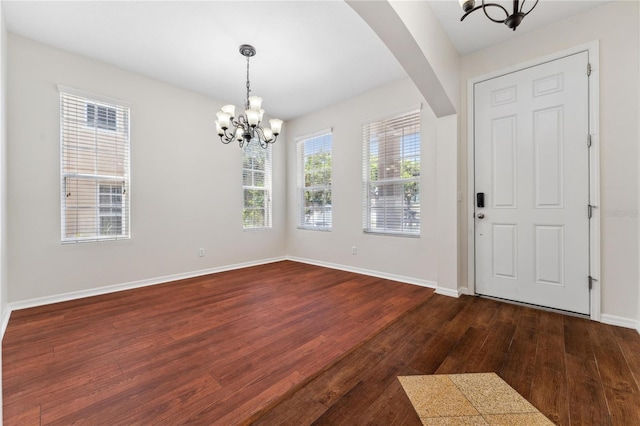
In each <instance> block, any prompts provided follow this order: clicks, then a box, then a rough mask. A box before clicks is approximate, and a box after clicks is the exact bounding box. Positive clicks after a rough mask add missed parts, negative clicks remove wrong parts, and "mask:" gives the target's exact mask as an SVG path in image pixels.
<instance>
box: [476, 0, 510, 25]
mask: <svg viewBox="0 0 640 426" xmlns="http://www.w3.org/2000/svg"><path fill="white" fill-rule="evenodd" d="M490 6H492V7H499V8H500V9H502V11H503V12H504V14H505V18H504V19H503V20H499V19H493V18H492V17H491V16H489V13H488V12H487V7H490ZM482 11H483V12H484V15H485V16H486V17H487V18H489V19H490V20H492V21H493V22H495V23H498V24H504V22H505V21H506V20H507V18H509V12H507V9H505V8H504V7H502V6H501V5H499V4H497V3H485V2H484V0H482Z"/></svg>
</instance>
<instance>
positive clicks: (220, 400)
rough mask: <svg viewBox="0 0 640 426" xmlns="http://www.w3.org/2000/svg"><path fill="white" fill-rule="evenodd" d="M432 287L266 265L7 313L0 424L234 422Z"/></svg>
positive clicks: (368, 334) (356, 342)
mask: <svg viewBox="0 0 640 426" xmlns="http://www.w3.org/2000/svg"><path fill="white" fill-rule="evenodd" d="M432 293H433V292H432V291H431V290H428V289H424V288H421V287H417V286H412V285H408V284H401V283H397V282H392V281H388V280H383V279H379V278H374V277H368V276H363V275H357V274H352V273H348V272H343V271H336V270H331V269H326V268H319V267H314V266H310V265H305V264H301V263H294V262H279V263H275V264H270V265H264V266H259V267H253V268H247V269H243V270H239V271H232V272H226V273H220V274H214V275H210V276H206V277H201V278H194V279H190V280H184V281H179V282H176V283H170V284H166V285H158V286H152V287H146V288H141V289H136V290H131V291H125V292H119V293H114V294H109V295H104V296H99V297H93V298H87V299H84V300H76V301H71V302H66V303H60V304H56V305H50V306H44V307H38V308H33V309H26V310H22V311H16V312H14V313H13V314H12V316H11V319H10V322H9V326H8V328H7V331H6V334H5V337H4V341H3V395H4V406H3V407H4V410H3V411H4V422H5V423H4V424H5V425H13V424H16V425H39V424H64V425H67V424H72V423H73V424H91V425H97V424H109V425H130V424H150V423H153V424H167V425H172V424H183V423H193V424H224V425H229V424H238V423H242V422H246V421H247V420H248V419H251V418H253V417H255V416H256V415H258V414H259V413H260V412H261V411H262V410H264V409H266V408H268V407H269V406H271V405H273V404H274V403H275V402H277V401H278V398H280V397H281V396H282V395H283V394H286V393H287V392H289V391H291V390H292V389H294V388H295V387H296V386H299V385H301V384H303V383H304V382H305V381H308V380H309V378H310V377H313V376H314V375H316V374H318V373H319V372H321V371H322V370H323V369H326V368H328V367H329V366H330V365H332V364H333V363H335V362H336V361H337V360H339V359H340V357H342V356H344V355H345V354H346V353H348V352H349V351H350V350H351V349H353V348H354V347H355V346H357V345H359V344H360V343H361V342H363V341H365V340H366V339H368V338H370V337H371V336H373V335H374V334H375V333H377V332H378V331H379V330H380V329H383V328H384V327H385V326H387V325H388V324H390V323H391V322H392V321H394V320H395V319H397V318H398V317H399V316H400V315H402V314H404V313H406V312H407V311H408V310H410V309H412V308H415V307H416V306H418V305H419V304H420V303H422V302H424V301H425V300H427V299H428V298H430V297H431V296H432Z"/></svg>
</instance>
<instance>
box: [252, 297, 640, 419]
mask: <svg viewBox="0 0 640 426" xmlns="http://www.w3.org/2000/svg"><path fill="white" fill-rule="evenodd" d="M639 368H640V335H638V333H637V332H636V331H634V330H629V329H623V328H618V327H613V326H608V325H604V324H600V323H596V322H592V321H589V320H586V319H580V318H575V317H571V316H564V315H560V314H556V313H550V312H545V311H540V310H534V309H530V308H525V307H521V306H515V305H510V304H504V303H501V302H496V301H493V300H488V299H481V298H476V297H469V296H463V297H461V298H460V299H453V298H448V297H443V296H439V295H434V296H433V297H431V298H429V300H427V301H426V302H424V303H422V304H421V305H420V306H419V307H418V308H417V309H415V310H413V311H411V312H409V313H407V314H406V315H403V316H402V317H401V318H400V319H399V320H398V321H396V322H394V323H393V324H391V325H390V326H389V327H387V328H386V329H384V330H382V331H381V332H380V333H379V334H377V335H376V336H375V337H374V338H373V339H370V340H369V341H367V342H365V343H364V344H363V345H361V346H359V347H358V348H356V349H355V350H354V351H352V352H351V353H350V354H349V355H348V356H346V357H344V358H342V359H341V360H340V361H339V362H338V363H336V364H335V365H333V366H332V367H331V368H329V369H328V370H326V371H325V372H323V373H322V374H320V375H319V376H318V377H316V378H315V379H314V380H312V381H310V382H308V383H307V384H305V385H304V386H302V387H301V388H299V389H298V390H297V391H296V392H294V393H293V394H291V395H289V396H288V397H287V398H286V399H284V400H283V401H282V402H281V403H280V404H279V405H277V406H275V407H274V408H272V409H271V410H269V411H268V412H266V413H265V414H264V415H263V416H262V417H261V418H260V419H258V420H257V421H256V422H255V424H257V425H274V424H278V425H297V424H314V425H353V424H357V425H365V424H379V425H396V424H397V425H419V424H421V423H420V420H419V418H418V416H417V415H416V414H415V412H413V411H412V410H411V409H410V408H411V405H410V402H409V400H408V398H407V397H406V395H405V394H404V391H403V390H402V388H401V386H400V383H399V381H398V380H397V379H396V376H407V375H424V374H459V373H477V372H496V373H497V374H498V375H499V376H500V377H502V379H503V380H505V381H506V382H507V383H508V384H509V385H510V386H511V387H513V388H514V389H516V390H517V391H518V392H519V393H520V394H521V395H522V396H524V397H525V398H526V399H527V400H529V401H530V402H531V403H532V404H533V405H534V406H535V407H536V408H537V409H538V410H540V411H541V412H542V413H543V414H544V415H545V416H547V417H548V418H549V419H550V420H552V421H553V422H554V423H556V424H558V425H621V426H628V425H639V424H640V392H639V388H638V385H639V384H640V381H639V379H640V374H639V373H640V370H639Z"/></svg>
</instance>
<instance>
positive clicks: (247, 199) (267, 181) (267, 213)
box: [242, 141, 272, 229]
mask: <svg viewBox="0 0 640 426" xmlns="http://www.w3.org/2000/svg"><path fill="white" fill-rule="evenodd" d="M271 169H272V167H271V145H269V146H268V147H267V148H266V149H264V148H261V147H260V144H258V143H257V142H254V141H252V142H250V143H248V144H246V145H245V146H244V148H243V153H242V188H243V192H244V208H243V211H242V226H243V228H244V229H267V228H271V227H272V222H271Z"/></svg>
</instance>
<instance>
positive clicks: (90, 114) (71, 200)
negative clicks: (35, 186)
mask: <svg viewBox="0 0 640 426" xmlns="http://www.w3.org/2000/svg"><path fill="white" fill-rule="evenodd" d="M60 163H61V164H60V177H61V179H60V184H61V190H60V193H61V194H60V195H61V203H60V205H61V218H62V221H61V228H62V229H61V232H62V242H65V243H67V242H79V241H101V240H117V239H125V238H129V235H130V232H129V108H127V107H124V106H120V105H112V104H109V103H105V102H101V101H100V102H98V101H96V100H94V99H90V98H89V97H84V96H81V95H79V94H78V93H77V92H74V93H66V92H64V91H61V92H60Z"/></svg>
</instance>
